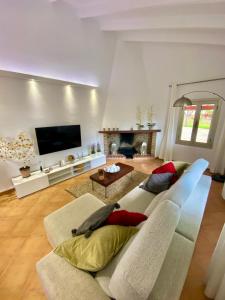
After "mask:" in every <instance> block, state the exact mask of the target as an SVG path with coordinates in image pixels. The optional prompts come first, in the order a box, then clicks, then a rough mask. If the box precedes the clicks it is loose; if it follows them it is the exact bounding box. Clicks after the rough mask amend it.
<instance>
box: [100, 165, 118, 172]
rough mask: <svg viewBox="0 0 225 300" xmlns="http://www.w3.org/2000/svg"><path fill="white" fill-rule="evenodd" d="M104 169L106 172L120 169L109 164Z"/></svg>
mask: <svg viewBox="0 0 225 300" xmlns="http://www.w3.org/2000/svg"><path fill="white" fill-rule="evenodd" d="M104 170H105V172H107V173H117V172H119V171H120V167H119V166H117V165H111V166H108V167H106V168H105V169H104Z"/></svg>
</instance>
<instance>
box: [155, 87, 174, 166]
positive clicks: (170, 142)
mask: <svg viewBox="0 0 225 300" xmlns="http://www.w3.org/2000/svg"><path fill="white" fill-rule="evenodd" d="M176 99H177V84H176V83H173V84H172V87H171V93H170V102H169V110H168V116H167V123H166V126H165V131H164V136H163V139H162V143H161V146H160V150H159V158H161V159H164V160H172V159H173V151H174V145H175V141H176V128H175V124H176V115H177V108H175V107H173V103H174V102H175V101H176Z"/></svg>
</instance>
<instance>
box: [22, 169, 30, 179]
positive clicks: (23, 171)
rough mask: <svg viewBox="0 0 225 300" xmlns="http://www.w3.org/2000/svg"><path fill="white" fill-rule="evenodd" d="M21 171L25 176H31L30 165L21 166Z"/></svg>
mask: <svg viewBox="0 0 225 300" xmlns="http://www.w3.org/2000/svg"><path fill="white" fill-rule="evenodd" d="M20 173H21V175H22V177H23V178H27V177H29V176H30V167H29V166H26V167H21V168H20Z"/></svg>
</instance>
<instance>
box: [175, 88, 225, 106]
mask: <svg viewBox="0 0 225 300" xmlns="http://www.w3.org/2000/svg"><path fill="white" fill-rule="evenodd" d="M193 93H210V94H213V95H214V96H217V97H218V98H220V99H221V100H223V101H225V98H224V97H222V96H221V95H219V94H217V93H215V92H210V91H192V92H188V93H186V94H183V96H181V97H180V98H178V99H177V100H176V101H175V102H174V104H173V107H183V106H184V105H192V101H191V99H189V98H188V97H185V96H186V95H189V94H193Z"/></svg>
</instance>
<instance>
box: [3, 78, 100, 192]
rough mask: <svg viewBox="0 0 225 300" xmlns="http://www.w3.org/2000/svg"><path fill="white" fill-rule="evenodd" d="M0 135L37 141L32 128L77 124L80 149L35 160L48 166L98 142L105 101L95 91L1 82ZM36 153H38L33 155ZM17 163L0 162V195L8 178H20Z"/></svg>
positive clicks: (28, 83) (38, 83) (30, 83)
mask: <svg viewBox="0 0 225 300" xmlns="http://www.w3.org/2000/svg"><path fill="white" fill-rule="evenodd" d="M0 86H1V89H0V99H1V100H0V135H1V136H6V137H15V136H16V135H17V134H18V133H19V132H21V131H26V132H28V133H29V134H30V135H31V137H32V138H33V139H34V140H35V141H36V137H35V131H34V128H35V127H43V126H54V125H68V124H80V125H81V133H82V147H81V148H76V149H70V150H67V151H60V152H56V153H52V154H47V155H42V156H38V155H37V156H36V158H35V159H34V160H33V161H32V168H33V169H35V168H38V167H39V164H38V162H40V161H41V162H42V163H43V165H44V166H45V167H46V166H49V165H52V164H54V163H56V162H58V161H59V160H60V159H65V157H66V155H68V154H71V153H72V154H76V153H81V151H84V152H85V153H88V148H89V146H90V145H91V144H92V143H96V142H98V141H100V136H99V135H98V130H99V129H100V128H101V125H102V116H103V111H104V105H105V103H104V100H103V99H102V97H101V95H100V93H99V92H98V90H97V89H95V88H84V87H76V86H63V85H58V84H51V83H45V82H33V81H28V80H22V79H12V78H0ZM36 153H38V152H36ZM19 166H20V164H19V163H16V162H1V164H0V177H1V180H0V191H2V190H5V189H8V188H10V187H11V177H12V176H16V175H18V174H19V172H18V167H19Z"/></svg>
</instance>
